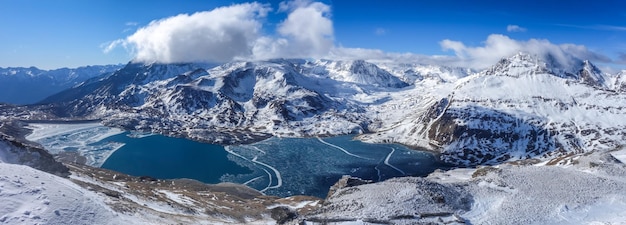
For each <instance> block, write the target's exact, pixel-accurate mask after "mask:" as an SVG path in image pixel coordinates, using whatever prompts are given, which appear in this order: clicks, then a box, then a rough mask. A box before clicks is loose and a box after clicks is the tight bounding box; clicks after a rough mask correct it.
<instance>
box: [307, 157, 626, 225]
mask: <svg viewBox="0 0 626 225" xmlns="http://www.w3.org/2000/svg"><path fill="white" fill-rule="evenodd" d="M577 162H578V164H576V165H573V166H571V165H570V166H535V165H510V164H503V165H499V166H497V167H482V168H478V169H454V170H450V171H445V172H444V171H440V172H434V173H432V174H431V175H429V176H428V177H427V178H415V177H405V178H394V179H390V180H387V181H383V182H379V183H371V184H368V183H367V182H352V183H353V184H352V185H342V186H339V187H338V188H337V189H336V190H335V191H334V192H333V193H331V194H330V195H329V197H328V198H327V199H326V201H325V204H324V205H323V206H322V208H321V209H320V210H318V211H316V212H314V213H312V214H310V215H306V216H305V218H304V220H306V221H310V224H324V222H336V224H371V223H380V224H622V223H623V222H624V221H625V220H626V211H624V210H626V195H625V194H624V193H625V191H626V179H625V178H624V175H625V174H626V169H625V167H624V166H625V165H624V164H622V163H620V162H617V161H615V160H614V159H613V158H612V157H611V156H609V154H608V153H606V152H605V153H600V152H594V153H591V154H588V155H586V156H581V157H579V158H578V159H577ZM344 179H346V178H344ZM342 180H343V179H342ZM340 182H341V181H340Z"/></svg>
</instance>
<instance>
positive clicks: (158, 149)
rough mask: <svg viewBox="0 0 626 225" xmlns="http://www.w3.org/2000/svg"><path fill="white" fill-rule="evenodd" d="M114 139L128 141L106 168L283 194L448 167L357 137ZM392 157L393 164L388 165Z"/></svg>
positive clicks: (316, 193)
mask: <svg viewBox="0 0 626 225" xmlns="http://www.w3.org/2000/svg"><path fill="white" fill-rule="evenodd" d="M111 141H113V142H122V143H126V145H125V146H123V147H122V148H120V149H119V150H117V151H116V152H114V153H113V154H112V155H111V156H110V157H109V158H108V159H107V160H106V161H105V163H104V164H103V165H102V167H103V168H107V169H111V170H116V171H120V172H124V173H127V174H131V175H136V176H151V177H155V178H161V179H169V178H191V179H196V180H199V181H202V182H205V183H218V182H234V183H241V184H246V185H248V186H250V187H252V188H255V189H257V190H261V191H262V192H264V193H266V194H268V195H277V196H282V197H284V196H290V195H312V196H318V197H325V196H326V194H327V192H328V188H329V187H330V186H331V185H333V184H334V183H335V182H337V180H339V178H341V176H342V175H352V176H356V177H361V178H363V179H369V180H375V181H381V180H385V179H389V178H392V177H399V176H424V175H427V174H429V173H431V172H432V171H434V170H435V169H437V168H445V166H444V165H442V164H440V163H439V162H438V161H437V160H436V159H435V157H434V156H433V155H432V154H431V153H428V152H423V151H415V150H411V149H408V148H406V147H404V146H401V145H393V144H367V143H363V142H359V141H354V140H353V136H340V137H333V138H324V139H322V141H320V139H317V138H271V139H268V140H265V141H261V142H258V143H255V144H250V145H239V146H227V147H223V146H220V145H212V144H204V143H199V142H194V141H190V140H186V139H180V138H171V137H166V136H161V135H152V136H148V137H143V138H130V137H128V136H127V135H126V134H120V135H116V136H112V137H109V138H107V139H104V140H103V141H102V142H103V143H106V142H111ZM324 142H326V143H324ZM331 145H334V146H331ZM392 150H393V151H394V152H393V154H391V155H390V153H391V151H392ZM387 157H389V158H388V160H387V163H388V164H389V165H388V164H386V163H385V159H387ZM277 172H278V173H277Z"/></svg>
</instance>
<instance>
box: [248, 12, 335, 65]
mask: <svg viewBox="0 0 626 225" xmlns="http://www.w3.org/2000/svg"><path fill="white" fill-rule="evenodd" d="M279 11H280V12H288V13H289V14H288V16H287V18H286V19H285V20H284V21H283V22H281V23H280V24H278V26H277V32H278V34H279V35H280V37H278V38H270V37H262V38H259V40H258V41H257V43H256V45H255V46H254V48H253V54H254V58H256V59H267V58H309V57H322V56H325V55H327V54H328V52H329V51H330V49H331V48H332V47H333V42H334V40H333V38H334V36H333V35H334V31H333V22H332V20H331V19H330V6H328V5H326V4H323V3H321V2H310V1H304V0H300V1H291V2H282V3H281V4H280V7H279Z"/></svg>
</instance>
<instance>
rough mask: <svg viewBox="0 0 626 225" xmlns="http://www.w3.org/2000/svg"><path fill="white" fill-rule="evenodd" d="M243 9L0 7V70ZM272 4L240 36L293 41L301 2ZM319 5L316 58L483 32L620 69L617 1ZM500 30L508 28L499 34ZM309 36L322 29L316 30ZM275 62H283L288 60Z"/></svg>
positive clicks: (196, 4) (624, 41)
mask: <svg viewBox="0 0 626 225" xmlns="http://www.w3.org/2000/svg"><path fill="white" fill-rule="evenodd" d="M244 2H246V1H174V0H156V1H112V0H107V1H105V0H92V1H79V0H55V1H40V0H37V1H35V0H0V3H1V4H2V7H0V29H1V30H2V31H1V32H0V67H8V66H37V67H40V68H45V69H51V68H59V67H77V66H82V65H94V64H117V63H126V62H128V61H129V60H131V59H133V58H134V57H136V53H137V51H135V52H128V49H125V48H124V47H123V46H122V44H120V45H117V46H116V47H115V48H113V49H112V50H111V51H108V52H107V53H105V52H104V51H103V49H104V48H105V47H106V46H107V45H108V44H110V43H111V42H114V41H116V40H121V41H120V43H122V42H123V43H127V46H128V43H131V44H130V46H133V44H137V42H132V41H129V40H130V39H128V37H130V36H132V35H133V34H135V32H136V31H137V29H138V28H141V27H146V26H148V24H149V23H150V22H151V21H153V20H159V19H164V18H168V17H172V16H176V15H178V14H181V13H187V14H192V13H195V12H200V11H211V10H213V9H214V8H216V7H220V6H231V5H233V4H239V3H244ZM280 2H281V1H270V2H267V1H260V3H264V4H265V3H267V4H269V5H266V6H264V7H266V8H267V7H268V6H269V7H271V9H272V11H269V12H268V13H267V15H264V16H258V17H255V18H254V20H255V21H258V22H259V23H260V24H261V30H260V31H259V32H258V33H254V34H250V35H253V36H254V37H252V38H253V39H254V41H255V42H256V41H257V40H258V39H259V37H268V38H269V39H271V41H270V42H272V43H273V44H275V42H277V40H279V39H288V40H289V41H291V42H295V41H294V40H295V39H298V40H300V39H301V37H299V36H297V35H294V32H298V31H297V30H295V31H294V30H292V31H284V30H283V33H280V32H278V29H279V27H281V26H283V25H282V23H283V22H284V21H285V20H286V18H287V16H288V15H289V14H290V12H295V11H296V8H297V7H300V6H306V7H308V6H311V4H310V3H311V2H306V1H299V3H298V4H294V5H297V6H294V7H291V8H289V9H283V10H279V8H280V6H279V5H280ZM321 2H322V3H323V4H324V5H327V6H329V10H328V11H324V9H323V8H320V7H317V6H320V5H317V6H316V8H315V9H317V10H318V11H320V10H321V11H320V12H321V15H323V17H324V18H327V19H329V20H331V21H332V34H331V36H332V37H331V38H332V40H331V42H332V43H331V45H332V46H326V44H324V43H321V44H320V45H322V47H321V48H322V50H321V51H322V52H324V51H325V50H328V48H361V49H376V50H381V51H382V52H385V53H412V54H416V55H451V56H454V55H463V57H478V56H477V55H476V54H474V50H476V49H475V48H480V47H483V46H485V45H486V44H485V42H486V41H487V40H488V38H489V37H490V35H492V34H502V35H504V36H505V37H506V38H508V39H511V40H515V41H519V42H526V41H528V40H531V39H536V40H547V41H549V43H551V44H554V45H561V44H567V43H571V44H575V45H577V46H584V47H585V48H586V49H585V51H588V52H592V53H595V54H597V55H600V56H602V57H596V58H602V60H600V61H602V62H599V63H600V64H603V65H608V66H611V67H614V68H619V69H624V68H626V67H625V66H624V65H623V64H624V63H626V3H623V1H618V0H615V1H608V0H597V1H533V0H531V1H517V2H513V1H461V0H459V1H445V0H439V1H379V0H378V1H377V0H362V1H338V0H336V1H321ZM307 4H308V5H307ZM256 10H259V9H256ZM255 12H256V13H259V11H255ZM324 18H322V20H320V21H322V22H323V19H324ZM294 24H295V25H294V26H297V24H298V23H294ZM510 25H515V26H517V29H511V30H509V31H507V26H510ZM511 28H514V27H511ZM285 29H286V28H285ZM294 29H295V28H294ZM319 31H320V32H325V31H328V29H325V28H323V27H322V28H320V29H319ZM290 32H291V33H290ZM323 36H324V37H326V36H329V35H328V34H327V33H325V34H324V35H323ZM145 38H149V37H144V39H145ZM302 38H305V39H306V38H307V37H302ZM144 39H142V40H144ZM292 39H293V40H292ZM446 39H447V40H450V41H455V42H460V43H462V44H463V47H462V48H450V47H448V48H447V49H448V50H447V51H444V50H443V47H444V46H442V41H443V40H446ZM500 39H502V38H500ZM140 41H141V40H140ZM312 41H316V40H312ZM228 43H231V42H228ZM315 43H317V42H315ZM309 44H310V43H309ZM306 45H307V42H302V43H300V44H299V45H297V44H293V45H290V46H291V47H292V48H293V46H298V47H303V46H306ZM271 46H274V45H271ZM524 46H525V45H524ZM131 48H132V47H131ZM265 48H267V46H265ZM209 49H212V48H209ZM296 49H297V48H296ZM487 49H489V48H487ZM281 54H286V53H280V54H278V53H272V54H266V55H267V56H266V57H270V56H283V55H281ZM311 54H313V55H315V56H320V54H322V53H320V51H318V50H315V51H311ZM285 56H287V57H288V56H293V53H289V54H286V55H285ZM297 56H299V55H297ZM216 59H223V57H221V58H219V57H218V58H216ZM592 61H593V59H592Z"/></svg>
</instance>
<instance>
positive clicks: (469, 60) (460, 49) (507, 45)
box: [439, 34, 611, 69]
mask: <svg viewBox="0 0 626 225" xmlns="http://www.w3.org/2000/svg"><path fill="white" fill-rule="evenodd" d="M439 44H440V45H441V47H442V49H443V50H444V51H447V50H452V51H454V53H455V55H456V56H457V58H458V62H457V64H458V65H459V66H467V67H471V68H476V69H481V68H486V67H488V66H491V65H493V64H495V63H496V62H497V61H498V60H500V59H501V58H505V57H510V56H512V55H514V54H515V53H517V52H520V51H523V52H528V53H530V54H533V55H537V56H540V57H552V58H553V59H554V60H555V63H558V64H559V65H561V66H566V67H567V66H572V65H574V63H576V62H578V60H580V59H587V60H591V61H596V62H610V61H611V59H609V58H608V57H606V56H604V55H601V54H598V53H595V52H593V51H591V50H589V49H587V47H585V46H582V45H575V44H561V45H557V44H553V43H551V42H550V41H548V40H545V39H530V40H528V41H519V40H514V39H511V38H509V37H507V36H505V35H501V34H492V35H489V36H488V37H487V40H486V41H485V42H484V46H476V47H469V46H466V45H465V44H463V43H462V42H459V41H452V40H448V39H446V40H443V41H441V42H440V43H439Z"/></svg>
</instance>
